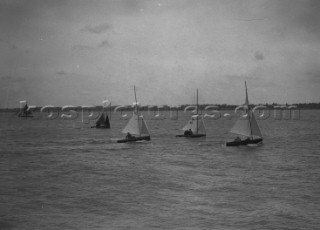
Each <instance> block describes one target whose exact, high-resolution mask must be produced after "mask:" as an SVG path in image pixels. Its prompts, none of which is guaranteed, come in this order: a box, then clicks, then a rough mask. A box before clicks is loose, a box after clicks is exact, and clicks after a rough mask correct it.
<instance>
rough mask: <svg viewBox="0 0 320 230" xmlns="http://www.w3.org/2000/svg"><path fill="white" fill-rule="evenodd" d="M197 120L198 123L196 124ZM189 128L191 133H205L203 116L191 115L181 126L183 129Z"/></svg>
mask: <svg viewBox="0 0 320 230" xmlns="http://www.w3.org/2000/svg"><path fill="white" fill-rule="evenodd" d="M197 120H198V124H197ZM189 129H191V130H192V132H193V134H196V133H197V134H205V133H206V128H205V124H204V121H203V118H202V117H201V116H199V115H194V116H192V117H191V120H189V121H188V123H187V124H186V125H185V126H184V127H183V128H182V130H183V131H186V130H189Z"/></svg>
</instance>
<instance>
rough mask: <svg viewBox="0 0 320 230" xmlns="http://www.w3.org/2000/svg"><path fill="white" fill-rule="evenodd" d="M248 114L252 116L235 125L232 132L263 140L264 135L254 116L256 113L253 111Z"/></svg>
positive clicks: (240, 120)
mask: <svg viewBox="0 0 320 230" xmlns="http://www.w3.org/2000/svg"><path fill="white" fill-rule="evenodd" d="M248 114H250V116H249V115H248V116H246V117H245V118H241V119H239V120H237V122H236V123H235V124H234V126H233V127H232V129H231V130H230V132H231V133H234V134H239V135H242V136H246V137H249V138H253V137H260V138H262V134H261V131H260V129H259V126H258V123H257V120H256V118H255V116H254V113H253V112H252V111H251V110H249V112H248Z"/></svg>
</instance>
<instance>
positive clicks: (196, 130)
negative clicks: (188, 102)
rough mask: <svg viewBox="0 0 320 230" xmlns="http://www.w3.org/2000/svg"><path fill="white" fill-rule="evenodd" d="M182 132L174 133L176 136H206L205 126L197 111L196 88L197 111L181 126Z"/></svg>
mask: <svg viewBox="0 0 320 230" xmlns="http://www.w3.org/2000/svg"><path fill="white" fill-rule="evenodd" d="M182 130H183V131H184V133H183V134H179V135H176V137H187V138H197V137H205V136H206V128H205V124H204V120H203V117H202V115H201V114H199V112H198V89H197V112H196V115H193V116H191V119H190V120H189V121H188V123H187V124H186V125H185V126H184V127H183V128H182Z"/></svg>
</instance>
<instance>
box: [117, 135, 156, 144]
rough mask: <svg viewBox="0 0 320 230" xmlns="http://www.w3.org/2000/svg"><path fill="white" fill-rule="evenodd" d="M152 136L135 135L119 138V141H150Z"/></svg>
mask: <svg viewBox="0 0 320 230" xmlns="http://www.w3.org/2000/svg"><path fill="white" fill-rule="evenodd" d="M150 140H151V138H150V136H146V137H133V138H125V139H120V140H117V143H127V142H137V141H150Z"/></svg>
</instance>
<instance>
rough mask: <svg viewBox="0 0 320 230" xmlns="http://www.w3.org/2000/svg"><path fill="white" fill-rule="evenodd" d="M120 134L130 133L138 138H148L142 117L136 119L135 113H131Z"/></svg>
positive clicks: (147, 131)
mask: <svg viewBox="0 0 320 230" xmlns="http://www.w3.org/2000/svg"><path fill="white" fill-rule="evenodd" d="M122 133H130V134H133V135H139V136H150V134H149V130H148V127H147V124H146V122H145V121H144V119H143V118H142V117H138V115H137V114H136V113H133V115H132V117H131V119H130V120H129V122H128V124H127V125H126V127H124V129H123V130H122Z"/></svg>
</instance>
